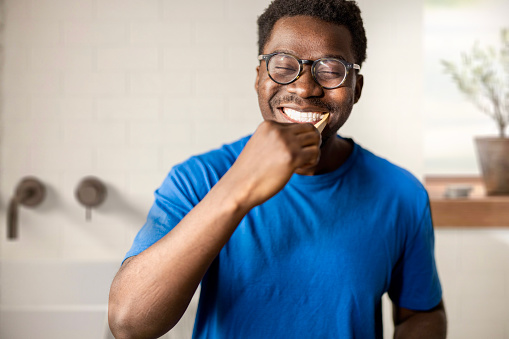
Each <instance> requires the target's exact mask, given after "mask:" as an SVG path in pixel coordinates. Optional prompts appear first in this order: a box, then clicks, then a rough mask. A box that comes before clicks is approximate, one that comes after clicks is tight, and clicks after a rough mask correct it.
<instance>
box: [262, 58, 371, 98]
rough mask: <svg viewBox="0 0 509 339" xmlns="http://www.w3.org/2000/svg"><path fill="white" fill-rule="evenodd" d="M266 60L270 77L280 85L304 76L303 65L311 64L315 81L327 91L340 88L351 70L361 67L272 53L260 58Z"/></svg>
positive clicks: (323, 59)
mask: <svg viewBox="0 0 509 339" xmlns="http://www.w3.org/2000/svg"><path fill="white" fill-rule="evenodd" d="M258 60H260V61H262V60H265V64H266V65H267V73H268V74H269V77H270V78H271V79H272V80H273V81H274V82H276V83H278V84H280V85H288V84H291V83H292V82H294V81H295V80H297V79H298V78H299V77H300V75H301V74H302V67H303V64H311V75H312V76H313V79H314V80H315V81H316V83H318V84H319V85H320V86H322V87H323V88H325V89H334V88H338V87H339V86H341V85H342V84H343V82H345V79H346V76H347V75H348V71H349V70H350V69H352V68H353V69H358V70H360V69H361V67H360V66H359V65H357V64H352V63H349V62H347V61H344V60H341V59H336V58H320V59H318V60H301V59H297V58H296V57H294V56H293V55H290V54H286V53H271V54H262V55H259V56H258Z"/></svg>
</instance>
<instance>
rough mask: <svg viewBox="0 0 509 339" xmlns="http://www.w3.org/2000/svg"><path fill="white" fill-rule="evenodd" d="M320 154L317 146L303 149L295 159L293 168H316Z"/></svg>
mask: <svg viewBox="0 0 509 339" xmlns="http://www.w3.org/2000/svg"><path fill="white" fill-rule="evenodd" d="M320 154H321V152H320V147H319V146H318V145H313V146H306V147H303V148H302V149H301V151H300V152H299V155H298V157H296V159H295V166H296V167H297V168H305V167H312V166H316V165H317V164H318V161H319V160H320Z"/></svg>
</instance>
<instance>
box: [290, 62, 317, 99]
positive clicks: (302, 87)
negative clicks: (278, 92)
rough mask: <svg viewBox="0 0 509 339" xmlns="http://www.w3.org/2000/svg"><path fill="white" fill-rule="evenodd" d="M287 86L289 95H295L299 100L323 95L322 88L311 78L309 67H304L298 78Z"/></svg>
mask: <svg viewBox="0 0 509 339" xmlns="http://www.w3.org/2000/svg"><path fill="white" fill-rule="evenodd" d="M287 86H288V87H287V90H288V92H289V93H293V94H296V95H298V96H300V97H301V98H311V97H320V96H322V95H323V88H322V86H320V85H319V84H318V83H317V82H316V81H315V79H314V78H313V75H312V74H311V66H309V65H304V68H303V70H302V73H301V75H300V76H299V78H298V79H297V80H295V81H294V82H292V83H291V84H288V85H287Z"/></svg>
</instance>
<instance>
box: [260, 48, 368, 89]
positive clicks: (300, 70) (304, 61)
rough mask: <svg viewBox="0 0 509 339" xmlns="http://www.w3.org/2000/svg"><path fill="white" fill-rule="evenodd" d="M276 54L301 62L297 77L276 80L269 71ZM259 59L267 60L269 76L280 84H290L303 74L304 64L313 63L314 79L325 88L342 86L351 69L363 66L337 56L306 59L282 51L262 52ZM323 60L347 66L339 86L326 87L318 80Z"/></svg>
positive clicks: (358, 68) (312, 73) (312, 72)
mask: <svg viewBox="0 0 509 339" xmlns="http://www.w3.org/2000/svg"><path fill="white" fill-rule="evenodd" d="M276 55H286V56H289V57H291V58H293V59H295V60H297V61H298V63H299V72H298V73H297V75H296V76H295V78H293V79H292V80H290V81H287V82H280V81H276V80H274V78H273V77H272V75H271V74H270V71H269V61H270V59H271V58H272V57H273V56H276ZM258 60H260V62H261V61H262V60H265V65H266V67H267V74H268V75H269V77H270V78H271V79H272V81H274V82H275V83H277V84H280V85H288V84H291V83H292V82H294V81H295V80H297V79H298V78H299V77H300V76H301V74H302V70H303V65H304V64H307V65H311V75H312V76H313V80H315V82H316V83H317V84H318V85H320V87H322V88H325V89H335V88H338V87H339V86H341V85H342V84H343V83H344V82H345V80H346V78H347V77H348V73H349V71H350V70H351V69H357V70H360V69H361V67H360V66H359V65H357V64H352V63H350V62H348V61H345V60H341V59H337V58H320V59H317V60H306V59H299V58H297V57H296V56H293V55H291V54H288V53H281V52H276V53H270V54H260V55H259V56H258ZM323 60H335V61H339V62H340V63H342V64H343V65H344V66H345V69H346V72H345V76H344V77H343V80H341V82H340V83H339V85H337V86H334V87H326V86H323V85H322V84H320V82H318V80H317V79H316V75H315V67H316V65H317V64H318V63H319V62H320V61H323Z"/></svg>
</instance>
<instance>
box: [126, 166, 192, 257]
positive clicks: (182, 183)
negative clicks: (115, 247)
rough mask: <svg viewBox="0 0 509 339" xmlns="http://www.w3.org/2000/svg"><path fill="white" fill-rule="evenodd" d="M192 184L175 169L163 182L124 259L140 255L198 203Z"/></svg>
mask: <svg viewBox="0 0 509 339" xmlns="http://www.w3.org/2000/svg"><path fill="white" fill-rule="evenodd" d="M195 193H196V191H195V190H194V189H193V184H192V182H191V181H190V180H186V178H185V176H183V175H182V173H180V172H179V171H178V169H175V168H174V169H172V170H171V172H170V173H169V174H168V176H167V177H166V179H165V180H164V182H163V184H162V185H161V186H160V187H159V188H158V189H157V190H156V191H155V193H154V196H155V200H154V203H153V205H152V207H151V208H150V211H149V213H148V216H147V220H146V222H145V224H144V225H143V227H142V228H141V229H140V230H139V232H138V234H137V235H136V237H135V239H134V241H133V244H132V246H131V248H130V250H129V251H128V252H127V254H126V256H125V258H124V260H125V259H127V258H129V257H132V256H134V255H138V254H140V253H141V252H143V251H144V250H146V249H147V248H149V247H150V246H152V245H153V244H154V243H156V242H157V241H158V240H159V239H161V238H162V237H164V236H165V235H166V234H167V233H168V232H170V231H171V230H172V229H173V228H174V227H175V226H176V225H177V224H178V223H179V222H180V221H181V220H182V219H183V218H184V217H185V216H186V214H187V213H189V211H190V210H191V209H192V208H193V207H194V206H195V205H196V204H197V203H198V200H199V198H198V197H197V196H196V194H195Z"/></svg>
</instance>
